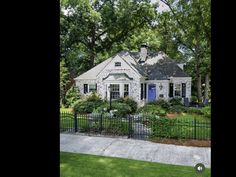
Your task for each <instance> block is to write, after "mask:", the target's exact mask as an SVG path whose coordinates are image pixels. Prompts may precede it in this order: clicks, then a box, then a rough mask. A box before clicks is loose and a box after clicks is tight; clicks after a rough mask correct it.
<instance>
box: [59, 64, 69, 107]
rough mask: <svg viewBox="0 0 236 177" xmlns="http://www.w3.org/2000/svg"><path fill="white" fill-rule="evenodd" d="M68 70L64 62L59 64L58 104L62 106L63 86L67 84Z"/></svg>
mask: <svg viewBox="0 0 236 177" xmlns="http://www.w3.org/2000/svg"><path fill="white" fill-rule="evenodd" d="M68 75H69V72H68V69H67V68H66V67H65V62H64V61H61V62H60V103H61V105H63V104H64V100H65V98H64V95H65V86H66V84H67V83H68Z"/></svg>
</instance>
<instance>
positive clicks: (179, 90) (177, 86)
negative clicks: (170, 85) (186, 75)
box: [175, 84, 181, 96]
mask: <svg viewBox="0 0 236 177" xmlns="http://www.w3.org/2000/svg"><path fill="white" fill-rule="evenodd" d="M180 92H181V84H175V96H180Z"/></svg>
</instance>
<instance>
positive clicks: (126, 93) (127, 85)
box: [124, 84, 129, 97]
mask: <svg viewBox="0 0 236 177" xmlns="http://www.w3.org/2000/svg"><path fill="white" fill-rule="evenodd" d="M126 96H129V84H124V97H126Z"/></svg>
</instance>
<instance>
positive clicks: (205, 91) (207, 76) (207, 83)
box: [204, 73, 210, 101]
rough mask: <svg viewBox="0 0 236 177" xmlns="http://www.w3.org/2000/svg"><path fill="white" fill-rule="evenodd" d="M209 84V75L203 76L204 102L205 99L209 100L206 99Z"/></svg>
mask: <svg viewBox="0 0 236 177" xmlns="http://www.w3.org/2000/svg"><path fill="white" fill-rule="evenodd" d="M209 82H210V80H209V73H207V74H206V75H205V90H204V101H205V100H206V99H209V97H208V91H209V86H210V84H209Z"/></svg>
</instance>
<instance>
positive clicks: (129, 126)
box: [128, 115, 132, 138]
mask: <svg viewBox="0 0 236 177" xmlns="http://www.w3.org/2000/svg"><path fill="white" fill-rule="evenodd" d="M131 119H132V117H131V116H130V115H129V124H128V132H129V133H128V138H131V137H132V120H131Z"/></svg>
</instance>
